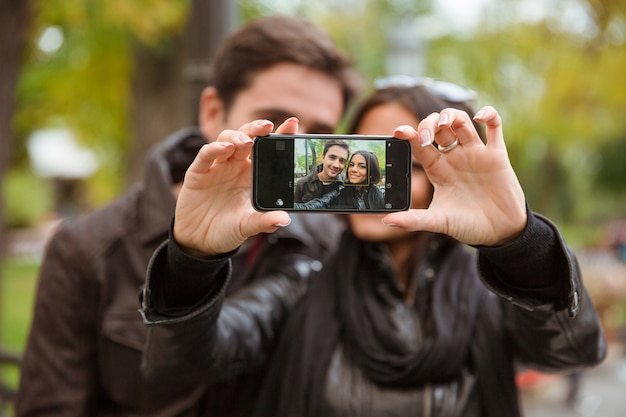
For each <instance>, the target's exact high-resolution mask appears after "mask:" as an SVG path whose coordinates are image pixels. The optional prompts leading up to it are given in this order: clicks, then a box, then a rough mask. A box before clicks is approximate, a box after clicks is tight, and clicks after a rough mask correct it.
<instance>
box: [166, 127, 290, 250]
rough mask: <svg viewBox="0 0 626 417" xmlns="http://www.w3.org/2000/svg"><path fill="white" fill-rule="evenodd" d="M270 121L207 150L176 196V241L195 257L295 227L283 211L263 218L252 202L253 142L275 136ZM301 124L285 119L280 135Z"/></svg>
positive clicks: (230, 134) (227, 134)
mask: <svg viewBox="0 0 626 417" xmlns="http://www.w3.org/2000/svg"><path fill="white" fill-rule="evenodd" d="M272 128H273V124H272V123H271V122H269V121H267V120H260V121H255V122H252V123H248V124H246V125H244V126H242V127H241V128H240V129H239V130H225V131H223V132H222V133H221V134H220V135H219V137H218V138H217V140H216V141H215V142H213V143H209V144H206V145H204V146H203V147H202V148H201V149H200V152H198V155H197V156H196V159H195V160H194V161H193V163H192V164H191V166H190V167H189V169H188V170H187V173H186V174H185V180H184V183H183V186H182V188H181V191H180V194H179V195H178V199H177V203H176V214H175V222H174V239H175V240H176V242H178V244H179V245H181V246H182V247H183V249H184V250H185V251H186V252H187V253H189V254H191V255H194V256H199V257H201V256H214V255H217V254H220V253H226V252H229V251H231V250H233V249H236V248H237V247H239V245H241V244H242V243H243V242H244V241H245V240H246V239H247V238H248V237H250V236H254V235H256V234H258V233H262V232H265V233H270V232H274V231H275V230H276V229H277V228H278V227H281V226H287V225H288V224H289V222H290V221H291V220H290V218H289V215H288V214H287V213H286V212H284V211H272V212H267V213H260V212H257V211H255V210H254V209H253V208H252V205H251V202H250V193H251V191H250V188H251V183H252V178H251V161H250V153H251V151H252V145H253V143H254V142H253V138H254V137H256V136H265V135H267V134H269V133H271V132H272ZM297 131H298V120H297V119H295V118H290V119H287V120H286V121H285V122H284V123H283V124H282V125H281V126H280V127H279V128H278V129H277V132H278V133H296V132H297Z"/></svg>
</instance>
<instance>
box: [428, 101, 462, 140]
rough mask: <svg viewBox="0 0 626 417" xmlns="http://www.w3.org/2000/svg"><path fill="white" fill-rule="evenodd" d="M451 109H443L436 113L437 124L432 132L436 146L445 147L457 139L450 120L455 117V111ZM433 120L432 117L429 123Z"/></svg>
mask: <svg viewBox="0 0 626 417" xmlns="http://www.w3.org/2000/svg"><path fill="white" fill-rule="evenodd" d="M450 110H451V109H444V110H442V111H441V113H439V114H438V115H437V120H436V123H437V126H436V128H435V132H434V141H435V142H436V143H437V145H438V148H445V147H447V146H450V145H452V143H454V142H455V141H456V140H457V137H456V133H455V132H454V130H453V129H452V122H453V121H454V119H455V116H456V115H455V113H454V112H452V111H450ZM433 122H435V120H434V118H433V119H432V120H430V121H429V123H433Z"/></svg>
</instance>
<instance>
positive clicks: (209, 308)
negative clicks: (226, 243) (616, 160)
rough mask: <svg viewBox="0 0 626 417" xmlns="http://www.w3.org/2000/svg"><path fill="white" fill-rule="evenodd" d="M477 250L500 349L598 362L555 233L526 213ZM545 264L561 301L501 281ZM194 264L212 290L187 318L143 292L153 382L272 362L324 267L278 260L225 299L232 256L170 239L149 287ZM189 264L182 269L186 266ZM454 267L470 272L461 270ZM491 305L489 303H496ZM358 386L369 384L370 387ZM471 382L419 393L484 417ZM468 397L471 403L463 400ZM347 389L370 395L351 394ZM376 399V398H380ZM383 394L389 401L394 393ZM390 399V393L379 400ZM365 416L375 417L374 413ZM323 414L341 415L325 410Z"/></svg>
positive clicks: (438, 411) (447, 410)
mask: <svg viewBox="0 0 626 417" xmlns="http://www.w3.org/2000/svg"><path fill="white" fill-rule="evenodd" d="M539 246H541V247H546V248H547V247H550V248H551V249H550V250H556V252H557V253H558V256H556V258H557V259H553V260H548V261H546V260H545V259H541V255H535V252H541V251H538V250H537V249H536V248H537V247H539ZM167 248H169V249H167ZM168 251H169V254H168ZM477 252H478V260H477V262H478V265H479V270H480V274H481V279H482V280H483V282H484V284H485V286H486V287H487V288H489V289H490V290H491V291H492V292H493V293H494V294H495V295H494V296H493V297H496V298H499V300H500V301H499V302H500V303H501V305H502V307H501V308H502V310H501V311H502V317H501V318H498V319H497V320H499V321H501V323H502V326H503V327H504V328H505V329H504V331H505V332H506V333H507V334H508V338H509V341H510V343H509V344H508V346H502V347H501V348H502V349H510V350H511V351H512V352H513V354H514V355H515V357H516V358H517V359H518V360H520V361H522V362H524V363H525V364H528V365H530V366H533V367H537V368H540V369H544V370H549V369H550V370H554V369H565V368H572V367H581V366H588V365H594V364H597V363H599V362H600V361H601V360H602V359H603V358H604V356H605V354H606V341H605V339H604V335H603V332H602V329H601V327H600V324H599V321H598V318H597V316H596V313H595V310H594V308H593V305H592V303H591V301H590V300H589V297H588V295H587V293H586V291H585V289H584V288H583V285H582V282H581V277H580V271H579V269H578V266H577V262H576V259H575V257H574V255H573V253H572V252H571V251H570V250H569V249H568V247H567V246H566V245H565V243H564V241H563V240H562V238H561V236H560V234H559V233H558V230H557V229H556V226H554V225H553V224H552V223H551V222H549V221H548V220H547V219H544V218H541V217H539V216H535V215H532V213H529V226H528V227H527V229H526V231H525V232H524V233H523V234H522V236H520V237H519V238H518V239H517V240H516V241H515V242H513V243H511V244H509V245H506V246H505V247H500V248H479V249H478V251H477ZM553 253H554V252H553ZM552 258H554V257H551V259H552ZM168 262H169V263H171V265H169V267H168V268H166V267H165V266H164V265H163V264H164V263H168ZM542 262H543V263H545V262H553V263H556V264H557V265H558V267H559V270H560V271H561V273H560V277H558V278H557V279H556V280H555V285H553V287H554V288H558V289H559V290H558V291H557V292H558V293H559V296H558V297H557V298H556V299H554V300H553V301H552V302H546V301H540V300H542V299H543V298H545V295H546V294H547V293H551V291H546V290H545V289H541V288H540V289H533V288H521V287H519V286H517V287H516V288H515V285H510V283H511V281H512V280H511V279H509V276H508V275H507V273H508V272H509V271H510V270H511V268H514V269H515V272H514V274H512V275H516V276H518V277H519V276H524V274H525V273H528V274H531V273H533V272H534V271H537V270H538V269H539V270H540V269H541V268H542V267H543V265H542ZM190 263H191V264H193V265H195V266H194V267H193V269H195V270H196V271H200V270H201V271H202V274H203V280H205V282H212V283H213V284H214V285H216V286H215V287H213V288H214V289H213V290H212V291H211V292H210V293H208V294H206V297H204V299H203V300H201V301H200V302H199V303H197V300H194V302H193V303H190V304H189V309H188V310H186V311H185V312H184V313H182V314H179V315H177V316H176V317H166V316H164V315H163V314H161V313H160V311H161V310H162V307H163V305H164V304H163V298H162V297H166V294H155V291H154V290H153V291H152V292H147V293H145V294H144V299H143V302H144V303H143V307H142V314H143V316H144V321H145V323H146V324H147V325H148V326H150V330H149V337H148V343H147V345H146V349H145V352H144V362H143V370H144V372H145V373H146V375H148V376H149V377H150V378H153V379H156V380H170V381H173V380H177V381H180V382H210V381H214V380H216V379H222V378H229V377H232V376H233V375H236V374H239V373H245V372H249V371H251V370H254V369H258V368H259V367H260V366H262V365H263V364H264V363H265V362H266V360H267V358H268V357H269V356H270V355H271V352H272V349H273V347H274V343H275V338H276V335H277V333H279V332H280V328H281V326H282V324H283V319H284V316H285V315H286V314H288V312H289V308H290V306H291V305H293V304H294V303H295V302H297V299H298V297H299V295H300V294H301V292H302V291H303V285H305V284H303V283H304V281H305V280H303V279H302V277H306V276H308V275H309V274H310V273H311V271H313V270H316V269H319V267H320V265H319V264H318V263H317V262H315V261H313V260H306V259H299V260H297V261H296V262H292V263H290V264H289V263H287V262H281V263H280V265H281V267H280V268H278V269H277V270H276V271H275V272H274V273H271V274H268V275H267V276H266V277H265V279H263V280H259V281H257V282H256V283H255V284H253V285H251V286H249V287H248V288H247V289H246V290H245V292H240V293H238V294H236V295H235V296H234V297H232V298H226V299H225V297H224V291H225V289H226V287H227V286H228V282H229V279H230V278H229V269H230V267H229V261H228V257H227V256H226V257H222V258H219V259H214V260H211V261H208V262H207V261H204V262H201V261H199V260H193V259H190V258H188V257H186V255H184V254H182V253H181V252H180V251H179V249H177V247H176V244H175V243H173V242H170V243H169V246H164V247H162V248H161V249H160V250H158V251H157V252H156V253H155V257H154V258H153V263H152V267H151V268H150V270H149V276H148V281H147V283H146V288H147V289H151V288H153V289H157V292H158V287H159V284H158V283H159V282H161V281H162V280H165V279H167V278H166V276H165V271H167V270H170V271H172V270H174V271H175V270H178V271H179V272H178V273H177V274H178V276H176V277H175V278H176V279H177V280H178V279H185V278H186V277H185V276H186V275H187V278H189V276H188V275H189V271H190V269H189V265H190ZM200 263H203V265H200ZM185 264H186V265H187V267H183V265H185ZM553 266H554V265H550V267H553ZM456 267H458V268H467V265H466V264H464V265H458V266H456ZM196 268H197V269H196ZM182 269H186V271H184V270H182ZM420 269H421V270H422V273H427V274H435V275H436V273H437V271H434V270H432V271H430V272H429V269H428V268H420ZM172 278H173V277H172ZM513 281H514V280H513ZM515 282H516V283H519V282H517V281H515ZM554 288H553V289H554ZM552 292H554V291H552ZM496 298H493V299H492V301H494V300H495V301H497V299H496ZM408 333H410V332H408ZM408 333H407V335H408ZM407 337H410V335H408V336H407ZM503 357H508V355H503ZM333 361H334V363H333V364H331V367H330V369H329V372H335V373H336V374H341V372H345V371H342V369H347V367H349V366H350V365H349V363H348V361H346V360H345V358H342V356H341V355H335V356H334V359H333ZM337 361H338V362H337ZM492 366H493V368H494V372H497V369H499V367H501V366H506V364H501V363H495V362H494V363H492ZM331 379H332V378H328V379H327V381H328V380H331ZM468 381H469V382H468ZM352 382H355V380H352ZM357 383H361V384H367V381H361V382H358V381H357ZM473 383H474V382H472V375H471V374H468V377H467V378H466V379H465V380H464V381H461V385H463V384H465V385H466V386H467V384H469V385H470V389H469V390H466V389H464V390H461V389H459V388H458V386H457V387H456V388H454V390H453V391H450V390H447V388H446V389H444V390H443V391H441V390H439V392H438V391H437V389H434V390H433V387H424V390H425V391H427V392H426V394H425V395H429V398H432V401H429V410H430V411H429V412H431V413H432V414H431V415H435V416H444V415H459V414H458V413H459V412H461V411H459V410H464V411H462V412H464V414H462V415H465V416H468V415H469V416H474V415H476V416H478V415H481V414H480V411H481V408H480V405H479V404H477V401H478V399H477V398H476V392H475V390H473V389H472V388H471V385H472V384H473ZM468 391H469V397H467V396H466V397H463V395H465V394H467V392H468ZM325 392H326V395H327V397H328V396H330V397H332V398H327V400H328V403H329V404H332V403H336V402H337V401H340V402H341V401H344V402H346V401H351V398H352V397H351V396H350V395H342V392H343V393H344V394H345V390H343V391H342V390H340V389H337V390H331V389H326V390H325ZM352 392H360V393H361V394H362V393H363V392H372V391H371V390H370V391H367V390H363V389H362V387H361V388H360V387H354V388H353V389H352ZM450 392H452V394H450ZM375 394H376V395H377V396H378V397H377V398H378V399H380V398H381V397H380V393H375ZM387 394H390V395H392V396H393V392H391V393H389V392H388V393H387ZM422 394H424V393H422ZM462 394H463V395H462ZM351 395H352V394H351ZM367 395H369V394H366V397H367ZM494 395H497V393H495V394H494ZM390 398H391V397H389V396H388V395H387V397H384V398H382V401H385V399H390ZM363 399H364V400H367V398H363ZM378 399H377V400H378ZM352 400H353V398H352ZM458 402H463V403H462V404H458ZM369 403H374V401H369ZM422 407H423V404H421V403H420V405H419V408H418V409H416V410H412V412H413V411H415V414H413V415H425V414H423V413H422V412H423V408H422ZM342 408H343V409H344V410H345V407H342ZM368 414H371V415H379V414H377V413H376V412H375V411H373V410H370V412H369V413H368ZM328 415H329V416H333V417H334V416H338V415H342V414H341V413H340V412H333V410H332V409H331V410H330V411H329V414H328ZM385 415H387V414H385Z"/></svg>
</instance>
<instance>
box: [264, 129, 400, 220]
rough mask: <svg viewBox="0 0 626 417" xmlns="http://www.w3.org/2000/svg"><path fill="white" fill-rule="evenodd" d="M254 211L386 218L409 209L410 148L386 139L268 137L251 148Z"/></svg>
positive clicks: (345, 136) (384, 137)
mask: <svg viewBox="0 0 626 417" xmlns="http://www.w3.org/2000/svg"><path fill="white" fill-rule="evenodd" d="M252 205H253V206H254V208H255V209H256V210H258V211H271V210H286V211H298V212H340V213H341V212H343V213H387V212H393V211H402V210H407V209H408V208H409V207H410V206H411V144H410V143H409V142H408V141H403V140H400V139H395V138H393V137H388V136H371V135H331V134H326V135H315V134H298V135H285V134H270V135H267V136H260V137H257V138H255V141H254V146H253V148H252Z"/></svg>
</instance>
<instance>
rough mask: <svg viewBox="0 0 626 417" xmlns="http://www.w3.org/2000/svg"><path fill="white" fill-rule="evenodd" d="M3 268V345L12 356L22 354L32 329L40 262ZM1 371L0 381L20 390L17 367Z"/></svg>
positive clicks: (17, 262) (13, 261)
mask: <svg viewBox="0 0 626 417" xmlns="http://www.w3.org/2000/svg"><path fill="white" fill-rule="evenodd" d="M1 267H2V268H1V270H0V279H1V280H0V345H1V346H2V348H3V349H4V350H6V351H8V352H10V353H16V354H21V353H22V352H23V351H24V347H25V346H26V339H27V337H28V331H29V329H30V321H31V318H32V309H33V303H34V297H35V287H36V283H37V274H38V272H39V262H38V261H33V260H26V259H6V260H5V261H4V264H2V265H1ZM0 370H1V372H0V378H2V379H3V380H4V381H6V382H7V383H8V384H9V385H10V386H12V387H17V384H18V381H19V371H18V369H17V367H15V366H9V365H7V366H5V367H3V368H1V369H0ZM0 415H2V410H0ZM9 415H10V414H9Z"/></svg>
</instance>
